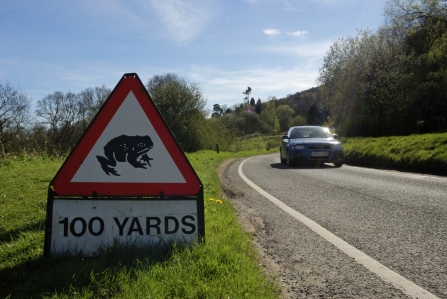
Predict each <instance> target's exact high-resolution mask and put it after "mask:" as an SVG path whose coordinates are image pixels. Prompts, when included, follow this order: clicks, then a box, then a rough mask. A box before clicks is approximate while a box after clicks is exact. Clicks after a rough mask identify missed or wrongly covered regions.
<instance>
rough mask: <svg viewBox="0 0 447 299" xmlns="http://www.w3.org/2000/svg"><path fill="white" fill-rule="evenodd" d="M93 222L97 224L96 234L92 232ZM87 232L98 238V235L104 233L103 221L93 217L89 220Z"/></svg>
mask: <svg viewBox="0 0 447 299" xmlns="http://www.w3.org/2000/svg"><path fill="white" fill-rule="evenodd" d="M95 220H96V221H98V222H99V230H98V231H97V232H94V231H93V222H94V221H95ZM88 231H89V232H90V234H92V235H93V236H99V235H100V234H102V233H103V232H104V220H102V219H101V218H99V217H93V218H92V219H90V221H89V222H88Z"/></svg>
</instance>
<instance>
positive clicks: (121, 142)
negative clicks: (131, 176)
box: [96, 135, 154, 176]
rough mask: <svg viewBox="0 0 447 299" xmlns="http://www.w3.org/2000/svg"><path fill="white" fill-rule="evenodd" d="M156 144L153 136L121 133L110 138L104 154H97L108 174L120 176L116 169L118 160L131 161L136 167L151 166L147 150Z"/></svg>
mask: <svg viewBox="0 0 447 299" xmlns="http://www.w3.org/2000/svg"><path fill="white" fill-rule="evenodd" d="M153 146H154V143H153V142H152V140H151V138H150V137H149V136H147V135H145V136H139V135H137V136H127V135H121V136H118V137H115V138H113V139H112V140H110V141H109V142H108V143H107V144H106V146H104V155H105V156H106V157H105V158H104V157H103V156H96V158H97V159H98V161H99V163H100V164H101V168H102V170H104V172H105V173H106V174H107V175H110V173H111V174H113V175H116V176H119V174H118V172H117V171H116V170H115V168H114V167H115V166H116V162H117V161H118V162H126V161H127V162H129V164H130V165H132V166H133V167H135V168H144V169H146V167H145V166H146V165H149V167H152V166H151V163H150V160H153V159H152V158H149V157H148V155H147V152H148V151H149V150H150V149H151V148H152V147H153Z"/></svg>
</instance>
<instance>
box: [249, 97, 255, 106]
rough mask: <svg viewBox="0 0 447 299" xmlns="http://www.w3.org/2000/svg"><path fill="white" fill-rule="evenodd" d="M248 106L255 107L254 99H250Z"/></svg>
mask: <svg viewBox="0 0 447 299" xmlns="http://www.w3.org/2000/svg"><path fill="white" fill-rule="evenodd" d="M250 106H255V98H251V100H250Z"/></svg>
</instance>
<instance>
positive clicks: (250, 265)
mask: <svg viewBox="0 0 447 299" xmlns="http://www.w3.org/2000/svg"><path fill="white" fill-rule="evenodd" d="M271 140H272V142H278V138H272V139H271ZM247 143H249V145H247ZM265 144H266V139H265V138H261V137H257V138H251V139H250V140H249V141H247V142H246V143H245V145H242V144H240V148H241V149H242V148H247V149H248V148H251V149H252V150H250V151H241V152H238V153H229V152H221V153H219V154H218V153H216V152H214V151H200V152H196V153H192V154H187V157H188V159H189V160H190V162H191V164H192V165H193V167H194V169H195V170H196V172H197V174H198V175H199V177H200V179H201V181H202V183H203V184H204V196H205V239H206V240H205V242H204V243H200V244H193V245H191V246H182V247H175V246H174V245H173V246H171V247H167V248H147V247H137V246H132V245H129V244H127V245H126V244H114V245H113V246H111V247H109V248H102V250H101V251H100V254H99V256H98V257H96V258H90V259H85V258H84V259H83V258H79V257H76V258H74V257H57V258H56V257H51V258H49V257H46V258H45V257H43V241H44V224H45V216H46V200H47V190H48V184H49V181H50V180H51V179H52V178H53V176H54V175H55V173H56V172H57V170H58V169H59V167H60V166H61V164H62V161H60V160H57V159H54V158H42V157H28V158H18V157H9V158H7V159H4V160H0V220H1V221H0V298H278V297H279V288H278V286H277V285H276V284H275V283H274V282H273V280H272V278H271V277H266V276H265V275H264V274H263V272H262V269H261V268H260V266H258V264H259V262H258V260H257V259H258V257H257V253H256V250H255V248H254V246H253V244H252V242H251V236H250V235H249V234H248V233H246V232H244V231H243V230H242V228H241V227H240V225H239V223H238V222H237V218H236V216H235V213H234V210H233V207H232V205H231V203H230V202H229V201H228V200H226V199H225V198H222V196H221V188H220V181H219V177H218V175H217V171H216V168H217V167H218V165H219V164H220V163H222V162H223V161H225V160H226V159H230V158H235V157H246V156H252V155H258V154H263V153H269V152H274V151H277V147H278V146H279V143H278V146H277V145H276V144H275V145H274V146H272V149H271V150H270V151H266V149H265ZM253 149H254V150H253ZM210 198H212V199H213V200H210Z"/></svg>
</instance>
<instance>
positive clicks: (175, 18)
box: [150, 0, 216, 43]
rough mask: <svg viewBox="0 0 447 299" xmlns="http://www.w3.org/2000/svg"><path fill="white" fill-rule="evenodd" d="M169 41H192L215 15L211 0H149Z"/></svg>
mask: <svg viewBox="0 0 447 299" xmlns="http://www.w3.org/2000/svg"><path fill="white" fill-rule="evenodd" d="M150 3H151V6H152V8H153V9H154V10H155V12H156V13H157V14H158V15H159V16H160V17H161V19H162V21H163V23H164V25H165V28H166V31H167V33H168V35H169V37H170V38H171V39H173V40H174V41H176V42H178V43H184V42H187V41H190V40H192V39H194V38H195V37H196V36H197V35H198V34H199V33H200V32H201V31H202V30H203V29H204V28H205V26H206V24H207V23H208V22H209V21H210V20H211V19H212V17H213V16H214V15H215V10H216V9H215V7H216V6H215V5H214V4H215V3H214V2H213V1H211V0H188V1H181V0H163V1H159V0H151V2H150Z"/></svg>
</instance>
